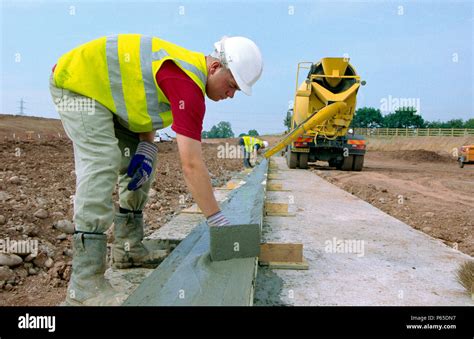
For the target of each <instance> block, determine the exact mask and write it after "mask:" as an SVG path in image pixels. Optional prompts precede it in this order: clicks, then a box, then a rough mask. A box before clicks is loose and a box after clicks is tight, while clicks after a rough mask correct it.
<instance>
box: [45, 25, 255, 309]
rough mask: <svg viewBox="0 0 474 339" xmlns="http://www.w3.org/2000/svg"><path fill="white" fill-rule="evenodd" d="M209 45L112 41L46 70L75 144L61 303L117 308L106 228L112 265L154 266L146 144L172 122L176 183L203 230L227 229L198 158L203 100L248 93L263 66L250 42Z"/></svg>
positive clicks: (152, 156)
mask: <svg viewBox="0 0 474 339" xmlns="http://www.w3.org/2000/svg"><path fill="white" fill-rule="evenodd" d="M214 47H215V50H214V52H213V53H212V54H211V55H207V56H206V55H204V54H202V53H198V52H193V51H190V50H187V49H185V48H183V47H180V46H177V45H175V44H172V43H170V42H167V41H165V40H162V39H159V38H156V37H148V36H144V35H140V34H119V35H115V36H108V37H102V38H99V39H97V40H93V41H90V42H87V43H85V44H83V45H81V46H79V47H76V48H75V49H73V50H71V51H69V52H68V53H66V54H64V55H63V56H62V57H60V58H59V60H58V62H57V64H56V65H55V67H54V68H53V74H52V76H51V79H50V90H51V94H52V97H53V100H54V103H55V105H56V108H57V110H58V113H59V115H60V117H61V120H62V123H63V126H64V129H65V131H66V133H67V135H68V137H69V138H70V139H71V140H72V142H73V147H74V159H75V171H76V194H75V201H74V223H75V234H74V236H73V248H74V256H73V262H72V274H71V280H70V282H69V286H68V291H67V297H66V304H68V305H118V304H121V302H122V301H123V300H124V298H125V296H124V295H123V294H119V293H117V292H116V291H115V290H114V289H113V288H112V286H111V285H110V283H109V282H108V281H107V280H106V279H105V278H104V273H105V269H106V253H107V246H106V245H107V237H106V235H105V234H104V232H105V231H106V230H107V229H108V228H109V227H110V226H111V224H112V222H114V243H113V247H112V253H111V256H112V264H113V266H114V267H117V268H128V267H138V266H144V267H156V266H157V265H158V263H159V261H160V260H161V259H162V258H161V257H160V256H158V255H157V253H154V252H151V251H149V250H148V249H147V248H146V247H145V246H144V245H143V243H142V239H143V235H144V232H143V208H144V207H145V204H146V202H147V199H148V191H149V189H150V186H151V183H152V181H153V178H154V174H155V168H156V166H157V165H158V166H159V161H157V152H158V148H157V146H156V145H155V144H154V143H153V138H154V136H155V132H156V130H158V129H162V128H165V127H167V126H169V125H171V124H172V127H171V128H172V129H173V130H174V131H175V132H176V135H177V137H176V140H177V144H178V149H179V155H180V159H181V165H182V170H183V174H184V179H185V181H186V184H187V186H188V188H189V190H190V191H191V193H192V195H193V197H194V199H195V201H196V203H197V204H198V206H199V208H200V209H201V210H202V212H203V214H204V216H205V217H206V218H207V222H208V224H209V226H211V227H212V226H222V225H227V224H229V221H228V220H227V218H226V217H225V216H224V215H223V214H222V212H221V211H220V210H219V206H218V205H217V202H216V200H215V198H214V194H213V191H212V186H211V181H210V178H209V172H208V170H207V168H206V165H205V164H204V161H203V157H202V152H201V132H202V122H203V118H204V113H205V110H206V107H205V96H206V95H207V97H208V98H209V99H211V100H213V101H219V100H224V99H227V98H233V97H234V94H235V92H236V91H239V90H240V91H242V92H244V93H245V94H247V95H251V93H252V86H253V85H254V83H255V82H256V81H257V80H258V79H259V78H260V75H261V73H262V69H263V62H262V56H261V54H260V50H259V49H258V47H257V46H256V45H255V43H254V42H253V41H251V40H249V39H247V38H244V37H224V38H222V39H221V40H220V41H218V42H216V43H215V44H214ZM71 103H74V104H71ZM81 103H92V105H90V104H89V105H80V104H81ZM117 182H118V193H119V209H118V211H115V209H114V205H113V201H112V193H113V191H114V189H115V186H116V184H117Z"/></svg>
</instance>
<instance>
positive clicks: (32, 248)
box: [0, 238, 38, 256]
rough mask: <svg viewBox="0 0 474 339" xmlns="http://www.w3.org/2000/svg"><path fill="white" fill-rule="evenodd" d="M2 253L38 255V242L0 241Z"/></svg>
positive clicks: (8, 239)
mask: <svg viewBox="0 0 474 339" xmlns="http://www.w3.org/2000/svg"><path fill="white" fill-rule="evenodd" d="M0 253H15V254H29V253H31V254H32V255H33V256H37V255H38V240H36V239H35V240H11V239H10V238H5V239H0Z"/></svg>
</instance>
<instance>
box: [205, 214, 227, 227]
mask: <svg viewBox="0 0 474 339" xmlns="http://www.w3.org/2000/svg"><path fill="white" fill-rule="evenodd" d="M207 224H208V225H209V226H226V225H230V222H229V220H227V218H226V217H225V215H224V213H222V212H221V211H219V212H217V213H216V214H213V215H211V216H210V217H208V218H207Z"/></svg>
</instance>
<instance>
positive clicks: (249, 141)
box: [239, 135, 268, 168]
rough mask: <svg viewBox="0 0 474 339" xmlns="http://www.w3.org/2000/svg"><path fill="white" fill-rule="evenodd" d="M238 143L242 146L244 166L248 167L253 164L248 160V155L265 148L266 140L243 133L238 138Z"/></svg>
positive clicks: (266, 145)
mask: <svg viewBox="0 0 474 339" xmlns="http://www.w3.org/2000/svg"><path fill="white" fill-rule="evenodd" d="M239 145H240V146H242V148H243V150H244V166H245V167H246V168H250V167H253V166H254V165H252V163H251V162H250V156H251V155H252V154H254V153H256V152H258V150H260V149H264V148H267V147H268V142H267V141H263V140H260V139H258V138H255V137H251V136H248V135H245V136H243V137H241V138H240V139H239Z"/></svg>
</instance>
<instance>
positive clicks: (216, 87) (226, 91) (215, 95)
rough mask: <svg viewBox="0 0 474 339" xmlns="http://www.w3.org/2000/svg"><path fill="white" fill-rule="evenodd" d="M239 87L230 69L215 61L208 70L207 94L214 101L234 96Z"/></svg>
mask: <svg viewBox="0 0 474 339" xmlns="http://www.w3.org/2000/svg"><path fill="white" fill-rule="evenodd" d="M238 90H239V87H238V86H237V83H236V82H235V80H234V77H233V76H232V73H231V72H230V70H228V69H225V68H224V67H223V66H222V65H221V63H220V62H219V61H213V62H212V63H211V65H210V67H209V70H208V76H207V83H206V94H207V97H208V98H209V99H211V100H213V101H219V100H223V99H227V98H233V97H234V94H235V91H238Z"/></svg>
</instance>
